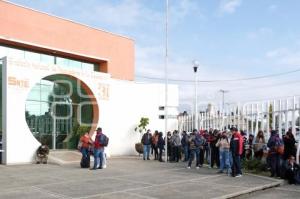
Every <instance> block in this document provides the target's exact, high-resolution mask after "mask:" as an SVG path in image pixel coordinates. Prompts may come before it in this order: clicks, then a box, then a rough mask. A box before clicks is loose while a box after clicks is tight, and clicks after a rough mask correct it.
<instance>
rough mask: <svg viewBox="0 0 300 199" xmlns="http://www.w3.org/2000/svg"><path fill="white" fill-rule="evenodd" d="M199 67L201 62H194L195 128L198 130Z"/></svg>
mask: <svg viewBox="0 0 300 199" xmlns="http://www.w3.org/2000/svg"><path fill="white" fill-rule="evenodd" d="M198 67H199V62H198V61H197V60H194V61H193V69H194V73H195V121H194V122H195V125H194V128H195V129H197V130H198V91H197V90H198V78H197V70H198Z"/></svg>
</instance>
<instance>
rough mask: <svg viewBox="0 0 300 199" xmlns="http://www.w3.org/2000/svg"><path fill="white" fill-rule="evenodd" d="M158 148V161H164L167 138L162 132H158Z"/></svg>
mask: <svg viewBox="0 0 300 199" xmlns="http://www.w3.org/2000/svg"><path fill="white" fill-rule="evenodd" d="M157 148H158V150H159V153H158V161H160V162H162V161H163V160H162V153H163V150H164V148H165V140H164V138H163V134H162V132H160V133H158V141H157Z"/></svg>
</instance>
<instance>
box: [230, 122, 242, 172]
mask: <svg viewBox="0 0 300 199" xmlns="http://www.w3.org/2000/svg"><path fill="white" fill-rule="evenodd" d="M231 131H232V137H231V141H230V150H231V153H232V168H231V169H232V176H233V177H241V176H242V170H241V155H242V154H243V137H242V136H241V134H240V132H239V131H238V130H237V128H235V127H233V128H232V129H231Z"/></svg>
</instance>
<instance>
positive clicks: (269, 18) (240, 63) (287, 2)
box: [12, 0, 300, 110]
mask: <svg viewBox="0 0 300 199" xmlns="http://www.w3.org/2000/svg"><path fill="white" fill-rule="evenodd" d="M12 2H15V3H17V4H20V5H24V6H27V7H31V8H34V9H37V10H40V11H43V12H47V13H50V14H53V15H56V16H60V17H64V18H67V19H71V20H74V21H77V22H80V23H84V24H87V25H90V26H93V27H96V28H100V29H104V30H107V31H111V32H114V33H117V34H122V35H125V36H128V37H130V38H132V39H134V40H135V49H136V62H135V67H136V80H139V81H141V80H142V81H154V80H146V79H143V78H141V77H144V76H146V77H154V78H163V77H164V48H165V0H76V1H74V0H42V1H41V0H12ZM169 5H170V13H169V53H170V54H169V71H170V73H169V77H170V78H171V79H180V80H181V79H183V80H191V81H193V79H194V75H193V70H192V60H194V59H196V60H198V61H199V63H200V68H199V73H198V74H199V76H198V79H199V80H220V79H221V80H222V79H236V78H248V77H256V76H264V75H270V74H278V73H283V72H288V71H294V70H297V69H300V26H299V19H300V12H299V10H300V1H299V0H284V1H283V0H263V1H262V0H169ZM299 75H300V72H294V73H290V74H287V75H283V76H277V77H273V78H264V79H257V80H248V81H234V82H213V83H199V90H198V91H199V101H200V103H201V104H207V103H208V102H214V103H219V102H220V101H221V93H220V92H219V90H220V89H225V90H229V93H226V95H225V100H226V102H238V101H250V100H251V101H252V100H259V99H271V98H273V97H283V96H291V95H298V94H300V89H299V85H300V78H299ZM176 83H178V84H179V88H180V104H181V110H182V109H185V108H188V107H189V106H190V104H192V103H193V96H194V93H193V92H194V88H193V86H194V84H193V83H192V82H176Z"/></svg>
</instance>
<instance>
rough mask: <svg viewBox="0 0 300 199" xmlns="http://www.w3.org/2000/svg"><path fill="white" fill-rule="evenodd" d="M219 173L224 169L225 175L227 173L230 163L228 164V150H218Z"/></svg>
mask: <svg viewBox="0 0 300 199" xmlns="http://www.w3.org/2000/svg"><path fill="white" fill-rule="evenodd" d="M219 154H220V171H223V170H224V169H226V171H227V173H228V172H229V168H230V163H229V149H220V153H219Z"/></svg>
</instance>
